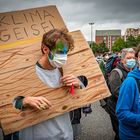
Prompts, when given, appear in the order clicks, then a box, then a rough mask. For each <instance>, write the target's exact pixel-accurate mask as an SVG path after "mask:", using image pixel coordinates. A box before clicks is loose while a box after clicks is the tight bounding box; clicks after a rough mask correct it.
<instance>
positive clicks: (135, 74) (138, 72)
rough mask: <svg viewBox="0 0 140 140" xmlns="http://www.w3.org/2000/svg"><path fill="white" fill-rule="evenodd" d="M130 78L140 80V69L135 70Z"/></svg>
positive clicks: (130, 73)
mask: <svg viewBox="0 0 140 140" xmlns="http://www.w3.org/2000/svg"><path fill="white" fill-rule="evenodd" d="M127 76H128V77H135V78H137V79H140V70H139V68H138V67H136V68H134V70H132V71H131V72H129V73H128V75H127Z"/></svg>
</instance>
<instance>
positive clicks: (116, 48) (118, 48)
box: [112, 38, 126, 52]
mask: <svg viewBox="0 0 140 140" xmlns="http://www.w3.org/2000/svg"><path fill="white" fill-rule="evenodd" d="M123 48H126V43H125V41H124V39H122V38H118V39H117V40H116V41H115V42H114V44H113V46H112V50H113V52H120V51H121V50H122V49H123Z"/></svg>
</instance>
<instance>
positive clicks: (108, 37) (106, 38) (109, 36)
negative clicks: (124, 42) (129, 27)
mask: <svg viewBox="0 0 140 140" xmlns="http://www.w3.org/2000/svg"><path fill="white" fill-rule="evenodd" d="M119 37H121V30H96V33H95V41H96V44H100V43H103V42H104V43H105V44H106V47H107V48H108V49H109V50H110V51H111V50H112V46H113V44H114V42H115V40H116V39H117V38H119Z"/></svg>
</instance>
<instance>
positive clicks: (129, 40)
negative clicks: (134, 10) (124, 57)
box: [126, 35, 137, 48]
mask: <svg viewBox="0 0 140 140" xmlns="http://www.w3.org/2000/svg"><path fill="white" fill-rule="evenodd" d="M126 45H127V47H128V48H132V47H136V46H137V39H135V37H133V36H132V35H131V36H129V37H128V38H127V40H126Z"/></svg>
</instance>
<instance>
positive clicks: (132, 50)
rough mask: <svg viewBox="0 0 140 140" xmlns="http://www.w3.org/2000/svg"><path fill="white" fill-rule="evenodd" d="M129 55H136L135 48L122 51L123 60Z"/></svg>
mask: <svg viewBox="0 0 140 140" xmlns="http://www.w3.org/2000/svg"><path fill="white" fill-rule="evenodd" d="M127 53H134V54H135V50H134V49H133V48H124V49H122V53H121V58H125V56H126V54H127Z"/></svg>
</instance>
